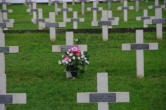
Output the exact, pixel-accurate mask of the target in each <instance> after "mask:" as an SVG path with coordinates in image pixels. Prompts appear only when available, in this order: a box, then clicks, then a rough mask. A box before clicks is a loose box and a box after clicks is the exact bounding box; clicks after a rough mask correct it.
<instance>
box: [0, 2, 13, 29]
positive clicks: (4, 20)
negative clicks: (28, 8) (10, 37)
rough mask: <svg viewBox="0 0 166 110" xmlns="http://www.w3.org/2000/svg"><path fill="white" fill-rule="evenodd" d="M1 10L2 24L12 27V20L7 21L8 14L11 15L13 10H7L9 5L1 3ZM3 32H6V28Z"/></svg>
mask: <svg viewBox="0 0 166 110" xmlns="http://www.w3.org/2000/svg"><path fill="white" fill-rule="evenodd" d="M1 4H2V10H0V11H1V14H2V19H3V22H5V23H7V25H8V27H13V24H14V19H8V13H12V12H13V10H11V9H9V10H8V9H7V5H8V4H9V3H7V2H2V3H1ZM5 30H8V28H7V27H6V28H5Z"/></svg>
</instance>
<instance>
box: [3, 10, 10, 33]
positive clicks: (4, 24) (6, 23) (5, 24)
mask: <svg viewBox="0 0 166 110" xmlns="http://www.w3.org/2000/svg"><path fill="white" fill-rule="evenodd" d="M9 27H11V24H10V23H8V22H4V21H3V19H2V12H1V11H0V32H2V31H3V30H7V29H8V28H9Z"/></svg>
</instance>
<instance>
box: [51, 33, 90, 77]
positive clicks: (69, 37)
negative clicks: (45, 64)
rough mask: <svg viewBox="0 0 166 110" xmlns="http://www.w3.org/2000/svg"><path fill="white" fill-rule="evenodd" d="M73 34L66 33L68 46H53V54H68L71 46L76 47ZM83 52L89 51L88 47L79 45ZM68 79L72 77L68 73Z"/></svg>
mask: <svg viewBox="0 0 166 110" xmlns="http://www.w3.org/2000/svg"><path fill="white" fill-rule="evenodd" d="M73 37H74V36H73V32H66V45H53V46H52V52H67V51H68V50H69V49H70V46H74V41H73V39H74V38H73ZM77 46H78V47H79V49H80V50H81V51H87V45H77ZM66 77H67V78H71V77H72V75H71V74H70V73H68V72H66Z"/></svg>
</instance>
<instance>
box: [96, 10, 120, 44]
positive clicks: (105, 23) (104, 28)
mask: <svg viewBox="0 0 166 110" xmlns="http://www.w3.org/2000/svg"><path fill="white" fill-rule="evenodd" d="M98 25H99V26H102V36H103V41H107V40H108V27H109V26H112V25H118V22H117V21H116V20H108V11H102V18H101V21H99V22H98Z"/></svg>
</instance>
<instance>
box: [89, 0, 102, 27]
mask: <svg viewBox="0 0 166 110" xmlns="http://www.w3.org/2000/svg"><path fill="white" fill-rule="evenodd" d="M87 10H88V11H93V20H92V23H91V25H92V26H98V21H97V12H98V11H102V10H103V8H101V7H97V1H93V7H91V8H90V7H88V8H87Z"/></svg>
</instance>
